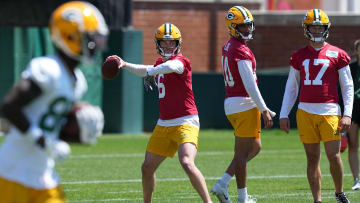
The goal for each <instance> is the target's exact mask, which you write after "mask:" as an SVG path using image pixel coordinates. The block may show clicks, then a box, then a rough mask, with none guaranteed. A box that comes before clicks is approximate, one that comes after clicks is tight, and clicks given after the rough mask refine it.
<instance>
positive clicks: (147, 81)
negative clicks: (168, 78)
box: [144, 75, 157, 91]
mask: <svg viewBox="0 0 360 203" xmlns="http://www.w3.org/2000/svg"><path fill="white" fill-rule="evenodd" d="M155 87H157V84H156V82H155V76H149V75H147V76H145V77H144V88H145V90H146V91H152V90H153V89H154V88H155Z"/></svg>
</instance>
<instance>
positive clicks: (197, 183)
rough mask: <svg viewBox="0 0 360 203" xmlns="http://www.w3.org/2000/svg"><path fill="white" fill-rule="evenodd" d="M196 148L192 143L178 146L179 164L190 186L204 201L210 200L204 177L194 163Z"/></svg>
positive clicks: (206, 202) (207, 202)
mask: <svg viewBox="0 0 360 203" xmlns="http://www.w3.org/2000/svg"><path fill="white" fill-rule="evenodd" d="M196 153H197V148H196V146H195V145H194V144H193V143H189V142H188V143H183V144H181V145H180V146H179V149H178V155H179V161H180V164H181V166H182V167H183V169H184V171H185V172H186V174H187V175H188V177H189V179H190V182H191V184H192V186H193V187H194V188H195V190H196V191H197V192H198V193H199V195H200V197H201V199H203V201H204V202H205V203H209V202H211V199H210V195H209V192H208V189H207V186H206V182H205V178H204V176H203V175H202V173H201V172H200V170H199V169H198V168H197V167H196V165H195V156H196Z"/></svg>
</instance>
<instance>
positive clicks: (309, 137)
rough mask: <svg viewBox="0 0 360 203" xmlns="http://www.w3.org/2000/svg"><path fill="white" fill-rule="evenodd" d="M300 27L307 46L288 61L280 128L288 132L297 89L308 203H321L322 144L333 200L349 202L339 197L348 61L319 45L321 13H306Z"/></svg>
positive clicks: (350, 92) (350, 93) (349, 92)
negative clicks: (310, 199)
mask: <svg viewBox="0 0 360 203" xmlns="http://www.w3.org/2000/svg"><path fill="white" fill-rule="evenodd" d="M303 28H304V35H305V38H306V39H307V40H308V42H309V44H308V45H307V46H305V47H304V48H301V49H299V50H297V51H295V52H294V53H293V54H292V56H291V58H290V72H289V76H288V80H287V83H286V88H285V93H284V97H283V102H282V107H281V112H280V128H281V129H282V130H283V131H285V132H286V133H288V132H289V129H290V121H289V119H288V115H289V112H290V110H291V108H292V107H293V105H294V104H295V101H296V98H297V95H298V92H299V87H301V88H300V96H299V106H298V110H297V113H296V120H297V128H298V131H299V134H300V140H301V142H302V143H303V145H304V149H305V153H306V157H307V177H308V181H309V184H310V188H311V192H312V195H313V198H314V202H316V203H319V202H321V170H320V154H321V153H320V142H321V141H322V142H323V143H324V147H325V152H326V155H327V158H328V160H329V163H330V172H331V176H332V178H333V181H334V184H335V196H336V200H337V201H338V202H340V203H347V202H349V200H348V199H347V197H346V195H345V194H344V193H343V174H344V171H343V164H342V160H341V157H340V139H341V135H340V134H341V133H343V132H345V131H346V130H348V129H349V127H350V125H351V113H352V105H353V97H354V87H353V81H352V77H351V74H350V68H349V61H350V57H349V56H348V54H347V53H346V52H345V51H344V50H342V49H340V48H338V47H336V46H333V45H331V44H329V43H327V42H325V40H326V39H327V38H328V36H329V28H330V21H329V18H328V16H327V15H326V14H325V13H324V12H323V11H322V10H320V9H312V10H310V11H308V12H307V13H306V14H305V17H304V20H303ZM338 82H340V87H341V92H342V98H343V101H344V114H343V116H342V117H341V109H340V106H339V104H338V92H337V83H338Z"/></svg>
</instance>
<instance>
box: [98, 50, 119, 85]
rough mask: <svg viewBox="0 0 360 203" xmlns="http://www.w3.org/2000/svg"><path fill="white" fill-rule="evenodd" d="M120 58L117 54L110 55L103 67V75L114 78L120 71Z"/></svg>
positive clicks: (110, 78) (106, 77)
mask: <svg viewBox="0 0 360 203" xmlns="http://www.w3.org/2000/svg"><path fill="white" fill-rule="evenodd" d="M120 63H121V61H120V59H119V58H118V57H116V56H109V57H107V58H106V60H105V62H104V63H103V65H102V67H101V73H102V76H103V77H104V78H105V79H107V80H112V79H114V78H115V77H116V76H117V75H118V74H119V71H120V68H119V67H120Z"/></svg>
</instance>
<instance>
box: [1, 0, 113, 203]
mask: <svg viewBox="0 0 360 203" xmlns="http://www.w3.org/2000/svg"><path fill="white" fill-rule="evenodd" d="M49 26H50V33H51V39H52V41H53V43H54V45H55V47H56V54H55V55H54V56H44V57H38V58H34V59H32V60H31V61H30V63H29V64H28V66H27V67H26V69H25V71H24V72H23V73H22V78H21V79H20V80H19V82H18V83H17V84H16V85H15V86H14V87H13V88H12V89H11V90H10V91H9V93H8V94H7V95H6V96H5V99H4V101H3V104H2V111H3V113H4V116H5V117H6V119H8V120H9V121H10V123H11V124H12V126H11V129H10V131H9V133H8V135H7V136H6V138H5V140H4V142H3V143H2V146H1V148H0V202H2V203H15V202H16V203H62V202H65V200H64V194H63V191H62V189H61V187H60V186H59V177H58V175H57V173H56V172H55V169H54V168H55V162H56V161H62V160H64V159H65V158H66V157H67V156H68V155H69V153H70V147H69V145H68V144H67V143H66V142H64V141H63V140H60V139H59V132H60V130H61V128H62V125H63V124H64V123H65V121H66V116H67V114H68V113H69V112H70V111H71V109H72V107H73V105H74V103H75V102H76V101H78V100H79V99H80V98H81V97H82V95H83V94H84V93H85V92H86V91H87V82H86V79H85V77H84V75H83V73H82V72H81V71H80V69H78V68H76V67H77V65H79V64H80V63H82V62H84V61H89V60H91V59H92V56H93V55H94V54H95V52H97V51H98V50H101V48H102V47H103V46H104V45H105V43H106V36H107V34H108V28H107V25H106V24H105V21H104V18H103V16H102V15H101V13H100V12H99V10H98V9H97V8H95V7H94V6H93V5H91V4H89V3H85V2H68V3H65V4H63V5H61V6H60V7H58V8H57V9H56V10H55V11H54V12H53V13H52V16H51V19H50V25H49ZM78 112H79V114H78V115H76V116H77V122H78V125H79V127H80V134H81V136H82V137H81V138H78V139H75V140H78V141H79V142H80V143H87V144H91V143H94V141H96V137H97V136H99V134H101V131H102V128H103V115H102V112H101V110H100V109H99V108H96V107H94V106H91V105H87V107H83V108H82V109H80V110H79V111H78ZM82 130H87V131H86V132H87V133H84V132H85V131H82ZM81 131H82V132H83V133H81ZM80 134H79V135H80ZM64 138H65V139H66V136H65V137H64ZM72 140H74V139H73V138H72Z"/></svg>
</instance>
